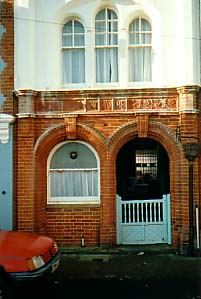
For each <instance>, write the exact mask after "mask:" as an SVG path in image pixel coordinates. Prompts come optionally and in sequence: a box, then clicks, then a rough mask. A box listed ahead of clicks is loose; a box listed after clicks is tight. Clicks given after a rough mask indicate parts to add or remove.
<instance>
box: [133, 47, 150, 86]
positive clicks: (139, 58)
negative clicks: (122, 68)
mask: <svg viewBox="0 0 201 299" xmlns="http://www.w3.org/2000/svg"><path fill="white" fill-rule="evenodd" d="M151 79H152V48H151V47H129V80H130V82H148V81H151Z"/></svg>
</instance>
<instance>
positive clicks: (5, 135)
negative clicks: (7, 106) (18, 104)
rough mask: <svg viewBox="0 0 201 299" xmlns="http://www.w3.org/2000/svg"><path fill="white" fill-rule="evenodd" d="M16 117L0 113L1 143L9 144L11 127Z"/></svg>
mask: <svg viewBox="0 0 201 299" xmlns="http://www.w3.org/2000/svg"><path fill="white" fill-rule="evenodd" d="M14 120H15V117H14V116H12V115H9V114H5V113H0V142H1V143H4V144H5V143H8V141H9V125H10V124H11V123H13V122H14Z"/></svg>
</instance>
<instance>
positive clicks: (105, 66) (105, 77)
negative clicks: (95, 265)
mask: <svg viewBox="0 0 201 299" xmlns="http://www.w3.org/2000/svg"><path fill="white" fill-rule="evenodd" d="M117 81H118V50H117V48H98V49H96V82H98V83H102V82H117Z"/></svg>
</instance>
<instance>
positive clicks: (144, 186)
mask: <svg viewBox="0 0 201 299" xmlns="http://www.w3.org/2000/svg"><path fill="white" fill-rule="evenodd" d="M116 170H117V171H116V177H117V243H118V244H156V243H171V233H170V218H171V217H170V182H169V158H168V155H167V153H166V151H165V149H164V148H163V147H162V146H161V145H160V144H159V143H158V142H156V141H155V140H153V139H149V138H135V139H133V140H131V141H129V142H127V143H126V144H125V145H124V146H123V147H122V148H121V149H120V151H119V153H118V155H117V159H116Z"/></svg>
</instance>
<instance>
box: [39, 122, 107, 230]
mask: <svg viewBox="0 0 201 299" xmlns="http://www.w3.org/2000/svg"><path fill="white" fill-rule="evenodd" d="M76 137H77V138H76V140H83V141H85V142H88V143H90V145H92V146H93V147H94V148H95V149H96V151H97V153H98V155H99V158H100V160H101V159H103V160H104V158H105V155H106V152H107V151H106V141H105V138H104V136H102V135H101V134H100V133H98V132H97V131H96V130H94V129H93V128H90V127H88V126H86V125H81V124H78V125H77V127H76ZM65 140H68V139H67V136H66V126H65V125H58V126H56V127H53V128H50V129H48V130H47V131H45V132H44V133H43V134H42V135H41V136H40V137H39V139H38V141H37V142H36V145H35V186H36V187H35V211H34V213H35V217H34V218H35V230H36V231H40V232H45V223H46V219H45V218H46V213H45V209H46V202H47V159H48V156H49V153H50V151H51V150H52V149H53V148H54V147H55V146H56V145H57V144H58V143H60V142H62V141H65Z"/></svg>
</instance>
